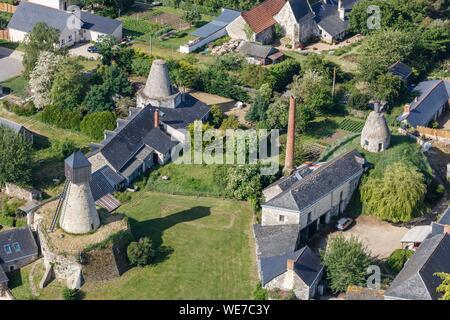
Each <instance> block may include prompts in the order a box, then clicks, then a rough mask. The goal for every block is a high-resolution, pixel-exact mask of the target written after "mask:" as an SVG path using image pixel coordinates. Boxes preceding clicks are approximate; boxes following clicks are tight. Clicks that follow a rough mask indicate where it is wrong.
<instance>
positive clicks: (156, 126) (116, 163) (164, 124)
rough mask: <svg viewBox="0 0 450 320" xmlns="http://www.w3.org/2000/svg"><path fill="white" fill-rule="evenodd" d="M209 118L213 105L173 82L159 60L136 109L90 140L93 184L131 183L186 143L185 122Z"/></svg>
mask: <svg viewBox="0 0 450 320" xmlns="http://www.w3.org/2000/svg"><path fill="white" fill-rule="evenodd" d="M208 117H209V107H208V106H207V105H206V104H204V103H202V102H200V101H199V100H197V99H196V98H194V97H193V96H191V95H190V94H188V93H182V92H180V91H179V90H178V89H177V88H176V87H175V86H173V85H172V82H171V80H170V77H169V72H168V69H167V64H166V62H165V61H163V60H155V61H154V62H153V64H152V67H151V70H150V73H149V76H148V79H147V83H146V85H145V87H143V88H142V89H141V90H140V91H139V92H138V93H137V108H132V109H130V114H129V116H128V118H127V119H119V120H117V128H116V129H115V130H114V131H106V132H105V139H104V140H103V142H102V143H100V144H93V145H92V149H93V150H92V152H90V153H89V154H88V155H87V157H88V159H89V161H90V162H91V164H92V171H93V172H94V174H93V183H94V184H97V185H99V186H101V187H102V188H103V189H110V190H111V189H112V190H111V191H112V192H113V191H114V190H120V189H122V188H123V187H127V186H129V185H130V184H131V183H132V182H133V181H134V180H135V179H136V178H138V177H139V176H140V175H141V174H142V173H144V172H146V171H148V170H149V169H150V168H151V167H152V166H153V165H155V164H164V163H166V162H167V161H169V160H170V157H171V150H172V148H173V147H174V146H175V145H177V144H179V143H184V142H185V139H186V132H187V126H188V125H189V124H191V123H193V122H194V121H196V120H199V121H205V120H207V119H208Z"/></svg>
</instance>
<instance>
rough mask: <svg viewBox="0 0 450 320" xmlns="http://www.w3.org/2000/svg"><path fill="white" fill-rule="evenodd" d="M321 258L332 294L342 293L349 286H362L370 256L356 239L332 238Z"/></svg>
mask: <svg viewBox="0 0 450 320" xmlns="http://www.w3.org/2000/svg"><path fill="white" fill-rule="evenodd" d="M321 256H322V261H323V264H324V266H325V269H326V273H327V278H328V280H329V281H330V287H331V289H332V290H333V292H335V293H338V292H344V291H346V290H347V287H348V286H349V285H357V286H361V285H364V283H365V280H366V270H367V267H369V265H370V256H369V253H368V251H367V249H366V247H365V246H364V245H363V244H362V242H360V241H359V240H358V239H357V238H355V237H353V236H352V237H351V238H350V239H348V240H347V239H345V238H344V237H343V236H338V237H336V238H333V239H332V240H331V241H330V242H329V244H328V246H327V249H326V251H322V252H321Z"/></svg>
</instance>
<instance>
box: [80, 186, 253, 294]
mask: <svg viewBox="0 0 450 320" xmlns="http://www.w3.org/2000/svg"><path fill="white" fill-rule="evenodd" d="M120 211H121V212H124V213H126V215H127V216H128V217H129V221H130V225H131V231H132V232H133V235H134V236H135V237H142V236H149V237H150V238H151V239H152V240H153V243H154V244H155V245H156V246H158V247H159V248H160V249H159V250H158V252H159V253H158V255H157V257H156V260H157V262H156V263H155V264H154V265H150V266H147V267H145V268H133V269H131V270H129V271H128V272H126V273H125V274H123V275H122V276H121V277H120V278H118V279H117V280H114V281H110V282H107V283H102V284H94V283H90V284H89V283H88V284H86V285H85V286H84V287H83V291H85V293H86V299H250V298H252V291H253V288H254V286H255V283H256V281H257V280H256V274H257V273H256V266H255V261H254V260H255V259H254V244H253V237H252V232H251V224H252V216H253V215H252V210H251V208H250V206H249V205H248V204H247V203H245V202H237V201H232V200H222V199H216V198H202V197H187V196H175V195H167V194H161V193H153V192H139V193H137V194H134V195H133V199H132V200H131V202H129V203H127V204H125V205H123V206H122V207H121V208H120Z"/></svg>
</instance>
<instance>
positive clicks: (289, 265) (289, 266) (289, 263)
mask: <svg viewBox="0 0 450 320" xmlns="http://www.w3.org/2000/svg"><path fill="white" fill-rule="evenodd" d="M294 264H295V261H294V260H292V259H288V260H287V263H286V267H287V269H288V270H294Z"/></svg>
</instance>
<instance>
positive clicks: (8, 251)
mask: <svg viewBox="0 0 450 320" xmlns="http://www.w3.org/2000/svg"><path fill="white" fill-rule="evenodd" d="M3 249H5V252H6V254H11V253H12V250H11V246H10V245H9V244H6V245H4V246H3Z"/></svg>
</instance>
